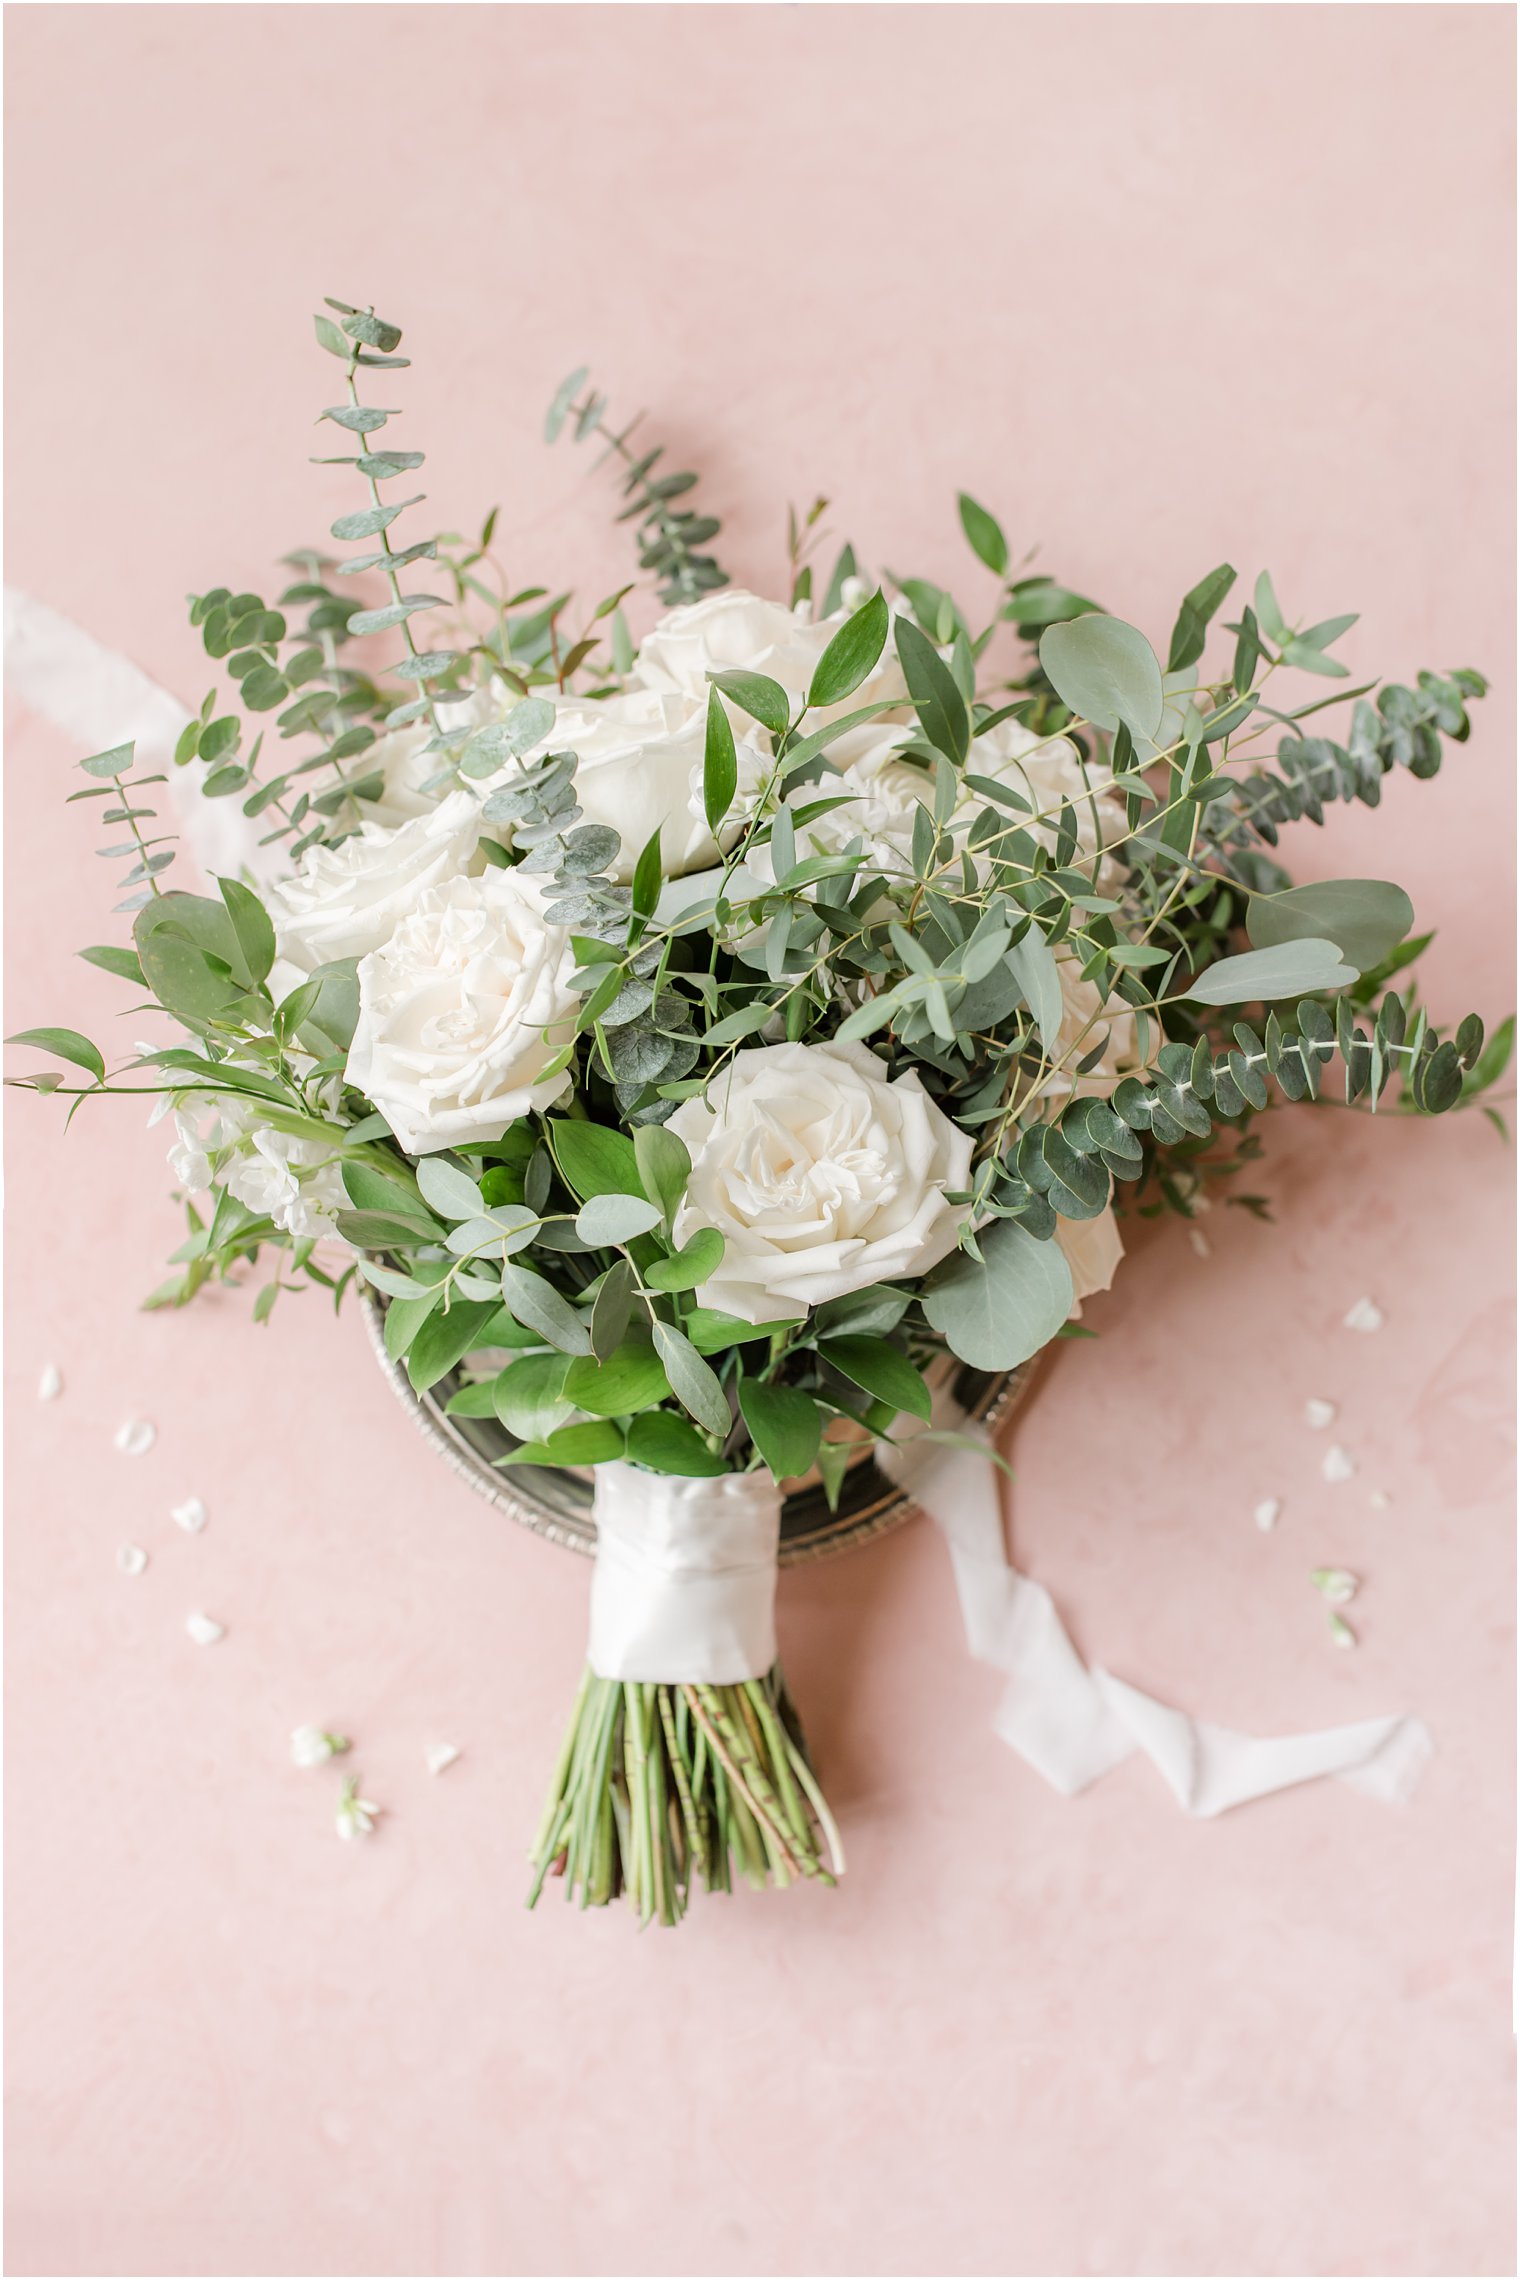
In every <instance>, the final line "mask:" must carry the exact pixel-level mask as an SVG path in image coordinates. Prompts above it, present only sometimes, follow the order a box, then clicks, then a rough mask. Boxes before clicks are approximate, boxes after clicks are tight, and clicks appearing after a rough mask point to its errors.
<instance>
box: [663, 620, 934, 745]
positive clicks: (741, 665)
mask: <svg viewBox="0 0 1520 2280" xmlns="http://www.w3.org/2000/svg"><path fill="white" fill-rule="evenodd" d="M903 606H904V605H903V604H901V603H894V604H893V608H894V610H897V609H901V608H902V607H903ZM849 615H850V612H849V611H848V610H838V611H836V612H835V613H834V615H833V616H831V617H826V618H819V619H818V620H817V621H816V622H815V621H814V618H813V615H812V609H811V605H810V604H809V603H807V602H799V603H798V605H797V607H796V608H795V609H788V608H787V607H786V605H785V604H784V603H782V602H768V601H765V600H763V599H762V598H761V597H760V595H758V594H747V593H744V592H743V591H742V590H741V589H739V588H738V587H733V586H725V587H724V589H723V591H722V592H721V593H717V594H709V595H707V596H706V598H705V599H704V600H702V601H700V602H689V603H687V604H686V605H685V607H684V608H682V609H678V610H670V611H669V612H667V614H666V615H665V616H664V617H662V618H661V619H660V622H659V624H658V625H657V626H655V628H654V630H653V631H652V632H651V633H648V634H646V635H645V637H644V641H643V645H642V646H641V648H640V650H639V656H638V667H637V677H638V679H639V681H640V683H641V684H642V685H643V687H645V688H646V689H659V690H664V691H666V692H668V693H669V694H672V695H680V696H684V697H687V698H689V699H691V700H693V701H695V702H699V703H701V704H703V705H705V704H706V702H707V689H708V681H707V676H708V674H709V673H727V672H735V671H738V672H744V673H763V674H765V675H766V677H767V678H768V679H769V680H772V681H778V682H779V683H780V684H781V686H782V688H783V689H785V691H786V693H787V695H788V696H789V697H790V698H791V700H792V703H793V706H794V708H795V706H796V704H797V702H798V700H799V699H800V698H801V697H803V696H804V695H805V694H806V693H807V687H808V684H809V682H810V681H811V680H812V678H813V668H814V667H815V666H816V664H817V663H818V660H819V658H820V657H821V656H822V655H823V653H824V651H825V650H826V649H827V648H828V645H829V643H830V642H831V641H832V640H833V638H834V636H835V634H836V633H837V632H838V631H839V629H840V627H841V626H842V625H843V624H844V623H845V621H846V619H847V618H848V617H849ZM907 696H908V685H907V682H906V681H905V680H904V679H903V674H902V668H901V666H900V665H899V664H898V662H897V654H896V651H895V650H894V648H893V646H892V643H891V640H890V639H889V640H888V642H887V645H886V648H885V649H884V650H883V651H882V654H881V657H880V659H879V661H878V662H877V664H876V665H875V666H874V667H873V668H872V670H871V672H870V673H868V674H867V676H866V678H865V680H864V681H863V682H862V683H861V685H860V687H859V688H858V689H854V690H852V691H851V693H850V695H849V696H848V697H846V698H844V699H843V701H842V702H841V703H839V704H837V705H824V706H820V708H819V709H818V711H817V712H816V713H814V714H812V715H811V716H810V721H811V724H812V725H816V724H817V723H819V722H822V721H828V720H835V719H838V718H840V717H842V716H843V715H844V714H845V713H848V712H855V711H857V710H858V709H859V708H860V706H862V705H873V704H882V703H886V702H889V701H890V702H891V703H893V704H906V702H907Z"/></svg>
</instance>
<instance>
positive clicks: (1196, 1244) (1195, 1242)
mask: <svg viewBox="0 0 1520 2280" xmlns="http://www.w3.org/2000/svg"><path fill="white" fill-rule="evenodd" d="M1188 1241H1189V1242H1190V1243H1191V1244H1192V1246H1193V1249H1194V1250H1195V1251H1196V1252H1197V1253H1198V1256H1199V1258H1200V1259H1207V1258H1209V1257H1210V1256H1211V1246H1210V1243H1209V1239H1208V1237H1207V1235H1205V1233H1204V1232H1203V1229H1202V1228H1201V1227H1190V1228H1189V1229H1188Z"/></svg>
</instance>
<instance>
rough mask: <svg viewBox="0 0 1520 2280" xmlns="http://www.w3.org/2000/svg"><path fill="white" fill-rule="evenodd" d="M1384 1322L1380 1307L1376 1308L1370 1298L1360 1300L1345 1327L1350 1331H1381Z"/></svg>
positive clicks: (1347, 1317) (1348, 1317) (1347, 1318)
mask: <svg viewBox="0 0 1520 2280" xmlns="http://www.w3.org/2000/svg"><path fill="white" fill-rule="evenodd" d="M1383 1320H1384V1316H1383V1310H1382V1308H1381V1307H1380V1306H1374V1305H1373V1303H1372V1300H1371V1299H1370V1298H1359V1299H1358V1300H1357V1302H1356V1304H1355V1306H1353V1307H1352V1309H1351V1312H1350V1313H1349V1314H1348V1315H1347V1316H1346V1322H1345V1327H1346V1328H1347V1329H1348V1330H1381V1329H1382V1327H1383Z"/></svg>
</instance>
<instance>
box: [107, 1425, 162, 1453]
mask: <svg viewBox="0 0 1520 2280" xmlns="http://www.w3.org/2000/svg"><path fill="white" fill-rule="evenodd" d="M157 1439H158V1427H157V1426H156V1425H152V1424H150V1423H149V1421H148V1419H147V1418H146V1417H129V1418H128V1419H127V1420H126V1422H125V1423H124V1424H122V1425H118V1426H117V1428H116V1446H117V1448H118V1449H120V1451H121V1453H122V1455H123V1456H124V1457H145V1456H146V1455H147V1453H148V1451H149V1450H150V1449H151V1448H152V1446H153V1444H154V1442H155V1441H156V1440H157Z"/></svg>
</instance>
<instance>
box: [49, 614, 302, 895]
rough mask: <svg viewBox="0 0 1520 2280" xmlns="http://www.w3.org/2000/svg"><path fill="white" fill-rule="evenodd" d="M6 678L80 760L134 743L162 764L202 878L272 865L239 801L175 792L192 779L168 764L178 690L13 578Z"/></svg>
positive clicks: (152, 764)
mask: <svg viewBox="0 0 1520 2280" xmlns="http://www.w3.org/2000/svg"><path fill="white" fill-rule="evenodd" d="M5 686H6V691H7V693H8V694H9V695H10V696H12V697H15V698H16V699H17V700H18V701H19V702H20V703H21V704H24V705H25V706H26V707H27V708H28V710H29V711H31V712H34V713H37V714H38V715H39V716H40V717H41V718H42V719H43V720H45V721H47V722H48V723H49V725H50V726H51V727H53V728H56V729H59V730H60V731H61V732H62V733H63V735H65V736H68V737H71V738H72V739H73V741H74V742H75V743H76V744H77V745H78V747H79V757H80V758H81V759H84V758H85V757H86V756H87V755H88V754H90V753H92V752H104V751H109V750H110V749H111V747H112V746H113V745H116V744H135V745H136V746H137V763H136V764H137V766H138V767H139V768H145V769H151V770H157V769H163V770H164V772H165V773H166V774H167V776H168V778H169V790H170V795H171V797H172V798H173V800H174V804H175V807H176V809H177V810H178V813H179V820H180V829H181V831H182V832H183V834H184V837H185V841H186V844H187V845H188V847H189V849H190V852H191V854H192V855H193V856H194V857H195V860H196V862H197V863H198V864H199V865H200V867H201V869H202V871H204V872H205V873H206V874H207V876H208V877H210V876H212V875H214V874H216V873H222V874H230V875H231V876H232V877H234V878H236V877H237V876H238V874H239V873H240V872H241V871H242V870H244V869H245V868H246V869H247V870H249V871H250V872H251V873H252V874H253V876H254V877H255V878H259V877H261V876H268V875H270V873H271V870H272V867H274V866H275V865H277V864H278V861H279V855H278V850H274V851H271V850H270V849H269V848H267V847H266V848H261V847H260V846H259V837H260V827H259V826H258V825H257V824H256V823H254V822H251V821H250V820H249V818H248V817H247V816H245V815H244V814H243V811H242V803H241V801H239V800H236V799H231V800H203V799H202V798H201V797H200V796H199V791H198V789H197V791H196V796H195V797H194V798H189V799H187V798H185V797H184V796H183V793H184V792H185V791H186V790H188V789H190V787H192V786H198V785H199V781H200V778H199V773H198V772H197V771H192V770H190V769H182V768H176V767H175V765H174V747H175V745H176V744H177V743H178V741H179V737H180V732H181V731H182V729H183V728H184V727H185V724H186V723H187V721H188V720H189V718H190V714H189V713H188V712H187V711H186V709H185V707H184V705H182V704H181V703H180V700H179V698H178V697H174V696H171V695H170V694H169V691H168V690H167V689H161V688H160V687H159V686H158V684H157V682H156V681H150V680H149V678H148V676H147V674H146V673H144V672H143V671H142V670H141V669H140V668H139V667H138V666H136V665H134V664H133V663H132V661H131V659H130V658H127V657H122V656H119V655H117V653H116V652H115V651H114V650H110V649H103V648H102V647H101V645H100V643H99V642H98V641H96V640H94V639H93V638H92V637H91V635H89V634H87V633H86V632H84V630H83V629H82V628H81V627H80V626H77V625H75V624H74V623H73V622H72V620H71V619H69V618H66V617H62V616H60V614H59V613H58V611H57V610H51V609H49V608H48V606H47V604H46V603H45V602H39V601H35V600H34V599H33V598H32V596H31V595H30V594H23V593H20V592H19V591H18V590H17V589H16V588H15V587H14V586H7V587H6V589H5Z"/></svg>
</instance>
